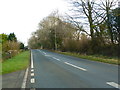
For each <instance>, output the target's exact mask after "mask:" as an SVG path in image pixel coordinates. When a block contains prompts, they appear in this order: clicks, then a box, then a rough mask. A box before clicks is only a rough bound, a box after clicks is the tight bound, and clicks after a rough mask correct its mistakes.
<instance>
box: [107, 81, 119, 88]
mask: <svg viewBox="0 0 120 90" xmlns="http://www.w3.org/2000/svg"><path fill="white" fill-rule="evenodd" d="M106 83H107V84H108V85H110V86H113V87H115V88H120V85H119V84H117V83H115V82H106Z"/></svg>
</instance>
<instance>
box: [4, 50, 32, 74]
mask: <svg viewBox="0 0 120 90" xmlns="http://www.w3.org/2000/svg"><path fill="white" fill-rule="evenodd" d="M29 59H30V52H29V51H25V52H22V53H20V54H18V55H16V56H15V57H13V58H11V59H8V60H6V61H4V62H2V74H7V73H11V72H15V71H18V70H22V69H25V68H27V67H28V65H29Z"/></svg>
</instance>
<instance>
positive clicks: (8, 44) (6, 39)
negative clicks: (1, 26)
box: [0, 33, 24, 60]
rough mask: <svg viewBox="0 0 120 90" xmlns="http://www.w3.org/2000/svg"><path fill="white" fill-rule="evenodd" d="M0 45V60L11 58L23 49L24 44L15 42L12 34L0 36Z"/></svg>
mask: <svg viewBox="0 0 120 90" xmlns="http://www.w3.org/2000/svg"><path fill="white" fill-rule="evenodd" d="M0 45H1V48H2V60H5V59H8V58H11V57H13V56H15V55H16V54H18V53H19V51H20V49H24V44H23V43H21V42H18V41H17V37H16V35H15V34H14V33H10V34H9V35H7V34H4V33H3V34H0Z"/></svg>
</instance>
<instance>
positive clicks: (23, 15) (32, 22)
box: [0, 0, 68, 45]
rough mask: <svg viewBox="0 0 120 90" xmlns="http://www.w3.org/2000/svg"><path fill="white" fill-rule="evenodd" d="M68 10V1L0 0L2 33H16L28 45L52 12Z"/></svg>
mask: <svg viewBox="0 0 120 90" xmlns="http://www.w3.org/2000/svg"><path fill="white" fill-rule="evenodd" d="M55 10H59V12H60V13H61V14H64V13H65V12H67V10H68V3H67V2H66V0H0V33H5V34H9V33H13V32H14V33H15V35H16V37H17V39H18V41H21V42H23V43H24V44H25V45H27V41H28V39H29V38H30V36H31V33H32V32H34V31H36V30H37V28H38V23H39V22H40V21H41V20H42V19H43V18H45V17H46V16H48V15H49V14H50V13H51V12H53V11H55Z"/></svg>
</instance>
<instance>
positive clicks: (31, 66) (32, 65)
mask: <svg viewBox="0 0 120 90" xmlns="http://www.w3.org/2000/svg"><path fill="white" fill-rule="evenodd" d="M31 68H34V66H33V55H32V51H31Z"/></svg>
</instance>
